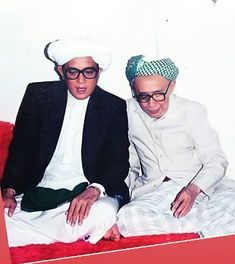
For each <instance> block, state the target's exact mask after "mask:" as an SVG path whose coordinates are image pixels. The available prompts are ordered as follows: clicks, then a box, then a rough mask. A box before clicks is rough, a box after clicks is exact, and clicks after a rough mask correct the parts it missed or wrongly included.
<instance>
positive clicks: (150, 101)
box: [148, 97, 158, 107]
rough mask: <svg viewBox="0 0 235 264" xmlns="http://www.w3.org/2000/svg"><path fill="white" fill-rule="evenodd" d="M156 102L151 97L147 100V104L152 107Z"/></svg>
mask: <svg viewBox="0 0 235 264" xmlns="http://www.w3.org/2000/svg"><path fill="white" fill-rule="evenodd" d="M157 104H158V102H156V101H155V100H153V98H152V97H151V98H150V100H149V101H148V105H149V107H154V106H155V105H157Z"/></svg>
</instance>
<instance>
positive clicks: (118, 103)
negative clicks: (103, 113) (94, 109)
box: [91, 86, 126, 111]
mask: <svg viewBox="0 0 235 264" xmlns="http://www.w3.org/2000/svg"><path fill="white" fill-rule="evenodd" d="M91 100H92V101H93V102H95V104H96V105H100V106H102V107H103V108H105V109H107V111H110V110H111V109H113V110H115V109H120V108H121V109H126V101H125V100H124V99H122V98H120V97H118V96H116V95H114V94H112V93H110V92H107V91H105V90H103V89H101V88H100V87H98V86H97V87H96V89H95V91H94V92H93V94H92V95H91ZM108 109H109V110H108Z"/></svg>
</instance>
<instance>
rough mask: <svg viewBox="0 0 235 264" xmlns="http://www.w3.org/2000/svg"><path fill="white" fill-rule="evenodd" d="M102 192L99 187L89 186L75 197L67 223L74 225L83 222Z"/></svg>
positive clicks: (68, 213) (68, 212) (67, 213)
mask: <svg viewBox="0 0 235 264" xmlns="http://www.w3.org/2000/svg"><path fill="white" fill-rule="evenodd" d="M99 196H100V193H99V191H98V190H97V189H95V188H92V187H89V188H87V189H86V190H85V191H84V192H82V193H81V194H79V195H78V196H77V197H75V198H74V199H73V200H72V201H71V203H70V206H69V209H68V211H67V212H66V215H67V219H66V221H67V223H68V224H71V225H72V226H73V225H75V224H76V222H78V224H82V223H83V219H85V218H86V217H87V216H88V214H89V211H90V209H91V206H92V204H93V203H94V202H95V201H96V200H97V199H98V198H99Z"/></svg>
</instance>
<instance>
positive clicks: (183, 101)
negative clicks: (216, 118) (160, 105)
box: [172, 95, 207, 116]
mask: <svg viewBox="0 0 235 264" xmlns="http://www.w3.org/2000/svg"><path fill="white" fill-rule="evenodd" d="M172 100H173V103H174V104H175V105H176V107H177V108H179V109H181V110H182V111H183V112H184V113H185V114H186V115H188V116H194V115H195V116H196V115H205V114H206V113H207V109H206V107H205V106H204V105H203V104H202V103H200V102H197V101H194V100H190V99H187V98H184V97H180V96H177V95H172Z"/></svg>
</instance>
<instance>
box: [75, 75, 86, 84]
mask: <svg viewBox="0 0 235 264" xmlns="http://www.w3.org/2000/svg"><path fill="white" fill-rule="evenodd" d="M85 81H86V78H85V77H84V76H83V74H82V73H80V74H79V76H78V78H77V82H78V83H84V82H85Z"/></svg>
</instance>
